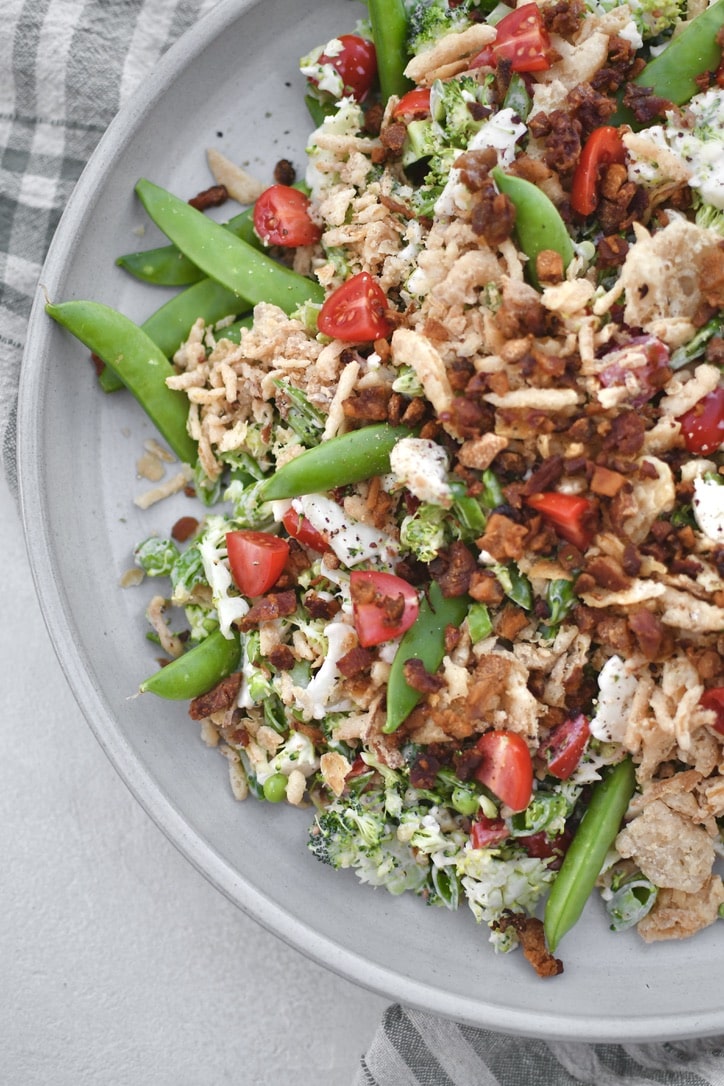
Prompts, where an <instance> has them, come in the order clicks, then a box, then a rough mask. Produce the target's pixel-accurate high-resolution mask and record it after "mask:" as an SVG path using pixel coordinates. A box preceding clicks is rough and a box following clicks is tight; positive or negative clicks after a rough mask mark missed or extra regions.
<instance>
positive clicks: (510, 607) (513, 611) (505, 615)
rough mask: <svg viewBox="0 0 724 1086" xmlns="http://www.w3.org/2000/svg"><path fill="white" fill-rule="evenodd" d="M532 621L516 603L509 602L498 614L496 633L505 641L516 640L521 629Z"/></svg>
mask: <svg viewBox="0 0 724 1086" xmlns="http://www.w3.org/2000/svg"><path fill="white" fill-rule="evenodd" d="M529 622H530V619H529V617H528V615H527V614H526V613H525V611H524V610H523V609H522V607H518V606H517V605H516V604H514V603H507V604H506V605H505V607H504V608H503V610H502V611H501V612H500V613H499V615H498V616H497V619H496V622H495V633H496V635H497V636H498V637H502V638H503V640H504V641H515V639H516V637H517V636H518V634H519V633H520V631H521V630H523V629H525V627H526V626H527V625H528V623H529Z"/></svg>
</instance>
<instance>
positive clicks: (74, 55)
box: [0, 0, 724, 1086]
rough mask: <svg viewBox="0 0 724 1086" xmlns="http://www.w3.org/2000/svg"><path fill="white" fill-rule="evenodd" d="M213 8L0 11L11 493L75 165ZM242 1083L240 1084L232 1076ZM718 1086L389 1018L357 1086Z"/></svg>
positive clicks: (722, 1062) (0, 307) (588, 1053)
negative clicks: (27, 375)
mask: <svg viewBox="0 0 724 1086" xmlns="http://www.w3.org/2000/svg"><path fill="white" fill-rule="evenodd" d="M214 3H215V0H3V3H2V11H1V13H0V18H1V20H2V21H1V23H0V72H1V73H2V75H0V163H1V165H0V171H1V172H0V439H1V441H2V452H3V463H4V467H5V470H6V473H7V476H8V478H9V480H10V483H11V486H13V487H15V485H16V471H15V403H16V397H17V388H18V379H19V374H20V364H21V358H22V351H23V344H24V342H25V330H26V325H27V320H28V316H29V313H30V307H31V303H32V300H33V297H34V294H35V290H36V287H37V283H38V279H39V277H40V272H41V268H42V264H43V261H44V259H45V254H46V251H47V248H48V245H49V243H50V239H51V238H52V236H53V233H54V231H55V229H56V227H57V225H58V222H59V220H60V216H61V214H62V211H63V208H64V206H65V204H66V202H67V200H68V197H69V196H70V193H71V191H72V189H73V186H74V184H75V182H76V181H77V179H78V177H79V175H80V173H81V171H82V169H83V167H84V166H85V163H86V162H87V160H88V158H89V157H90V155H91V153H92V151H93V149H94V148H95V146H96V144H97V142H98V140H99V138H100V137H101V135H102V134H103V132H104V131H105V129H106V128H107V126H108V124H109V123H110V121H111V120H112V118H113V117H114V116H115V114H116V113H117V111H118V109H119V108H120V107H121V106H122V105H123V104H124V102H126V101H127V99H128V98H129V96H130V95H131V93H132V92H133V90H134V89H135V88H136V87H137V86H138V85H139V83H140V82H141V80H142V79H143V77H144V75H145V74H146V73H148V72H149V71H151V69H152V68H153V66H154V64H155V63H156V61H157V59H158V58H159V56H161V54H162V53H164V52H165V51H166V49H167V48H168V47H169V46H170V45H171V44H172V43H173V42H174V41H175V40H176V38H178V37H179V35H180V34H181V33H182V32H183V31H185V30H187V29H188V28H189V27H191V26H193V25H194V23H195V22H196V21H197V20H198V19H199V18H200V17H201V16H202V15H203V14H205V13H206V12H207V11H208V10H210V9H211V8H212V7H213V6H214ZM240 1074H241V1077H240V1080H239V1081H240V1082H241V1081H243V1071H242V1072H240ZM570 1083H587V1084H590V1086H609V1084H614V1083H626V1084H627V1086H645V1084H650V1083H664V1084H667V1086H724V1041H722V1040H719V1041H701V1042H690V1043H685V1044H681V1043H680V1044H672V1045H635V1046H616V1045H586V1044H564V1043H557V1042H549V1043H546V1042H544V1041H540V1040H531V1039H525V1038H514V1037H507V1036H503V1035H500V1034H494V1033H490V1032H488V1031H484V1030H476V1029H471V1028H469V1027H466V1026H462V1025H457V1024H456V1023H454V1022H449V1021H446V1020H444V1019H441V1018H436V1017H434V1016H430V1015H425V1014H422V1013H420V1012H416V1011H408V1010H405V1009H403V1008H402V1007H399V1006H391V1007H390V1008H389V1009H388V1011H387V1012H386V1014H385V1016H384V1018H383V1020H382V1022H381V1023H380V1027H379V1029H378V1031H377V1034H376V1036H375V1038H374V1039H373V1042H372V1044H371V1046H370V1049H369V1051H368V1052H367V1053H366V1055H365V1056H364V1057H363V1059H362V1062H361V1066H360V1069H359V1072H358V1075H357V1078H356V1082H355V1086H498V1084H499V1086H532V1084H535V1086H559V1084H560V1086H568V1084H570Z"/></svg>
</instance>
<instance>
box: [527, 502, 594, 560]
mask: <svg viewBox="0 0 724 1086" xmlns="http://www.w3.org/2000/svg"><path fill="white" fill-rule="evenodd" d="M525 500H526V503H527V504H528V505H529V506H530V507H531V509H535V510H536V511H537V512H538V513H542V515H543V516H544V517H545V518H546V520H549V521H550V522H551V524H552V525H553V527H554V528H555V530H556V532H557V533H558V535H560V536H562V537H563V539H567V540H568V542H569V543H572V544H573V546H574V547H578V549H579V550H581V551H585V550H587V549H588V547H589V546H590V543H591V540H592V539H593V536H594V534H595V532H594V527H593V524H592V523H591V522H592V519H593V512H594V509H593V506H592V505H591V503H590V501H589V500H588V498H582V497H581V496H580V495H579V494H561V493H560V492H559V491H557V490H544V491H541V493H540V494H531V495H530V497H529V498H526V499H525Z"/></svg>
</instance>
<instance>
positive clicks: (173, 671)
mask: <svg viewBox="0 0 724 1086" xmlns="http://www.w3.org/2000/svg"><path fill="white" fill-rule="evenodd" d="M240 653H241V649H240V645H239V634H238V632H237V631H236V630H234V631H232V635H231V637H224V635H223V634H222V632H221V630H215V631H214V632H213V633H212V634H209V636H208V637H205V638H204V640H203V641H200V642H199V643H198V645H195V646H194V648H192V649H189V650H188V652H185V653H184V654H183V656H179V657H178V658H177V659H176V660H172V661H171V663H170V664H166V666H165V667H162V668H160V669H159V670H158V671H156V672H154V674H153V675H151V676H150V677H149V678H148V679H145V680H144V681H143V682H142V683H141V685H140V686H139V688H138V689H139V691H140V693H142V694H146V693H149V694H156V695H157V696H158V697H160V698H169V699H172V700H174V701H186V700H188V699H189V698H197V697H198V696H199V694H206V693H207V692H208V691H209V690H211V689H213V687H214V686H216V684H217V683H218V682H221V680H222V679H225V678H226V676H227V675H231V673H232V672H233V671H235V670H236V668H237V667H238V666H239V657H240Z"/></svg>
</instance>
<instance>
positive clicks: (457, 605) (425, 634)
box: [382, 581, 470, 735]
mask: <svg viewBox="0 0 724 1086" xmlns="http://www.w3.org/2000/svg"><path fill="white" fill-rule="evenodd" d="M469 604H470V600H469V599H468V597H467V596H452V597H450V598H449V599H448V598H446V597H445V596H443V594H442V592H441V591H440V586H439V585H438V584H437V582H436V581H433V582H432V583H431V584H430V590H429V592H428V594H427V595H426V596H425V597H423V600H422V603H421V604H420V612H419V614H418V616H417V619H416V620H415V623H414V625H412V626H411V627H410V629H409V630H408V631H407V633H406V634H405V635H404V636H403V638H402V640H401V641H400V644H399V647H398V649H397V652H396V653H395V658H394V660H393V661H392V667H391V668H390V675H389V678H388V680H387V719H386V721H385V723H384V725H383V726H382V730H383V732H386V733H387V734H388V735H389V734H390V733H391V732H395V731H397V729H398V728H399V726H400V724H402V723H403V721H405V720H406V719H407V717H408V716H409V715H410V713H411V712H412V710H413V709H414V708H415V706H416V705H417V703H418V702H419V701H420V698H421V697H422V694H421V693H420V692H419V691H418V690H413V688H412V687H411V686H409V685H408V683H407V680H406V679H405V670H404V669H405V663H406V661H407V660H412V659H415V660H422V662H423V664H424V665H425V669H426V670H427V671H429V672H431V673H434V672H435V671H437V669H438V668H439V666H440V664H441V663H442V660H443V657H444V655H445V628H446V627H447V626H459V625H460V624H461V623H462V621H463V619H464V618H465V615H466V614H467V610H468V606H469Z"/></svg>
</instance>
